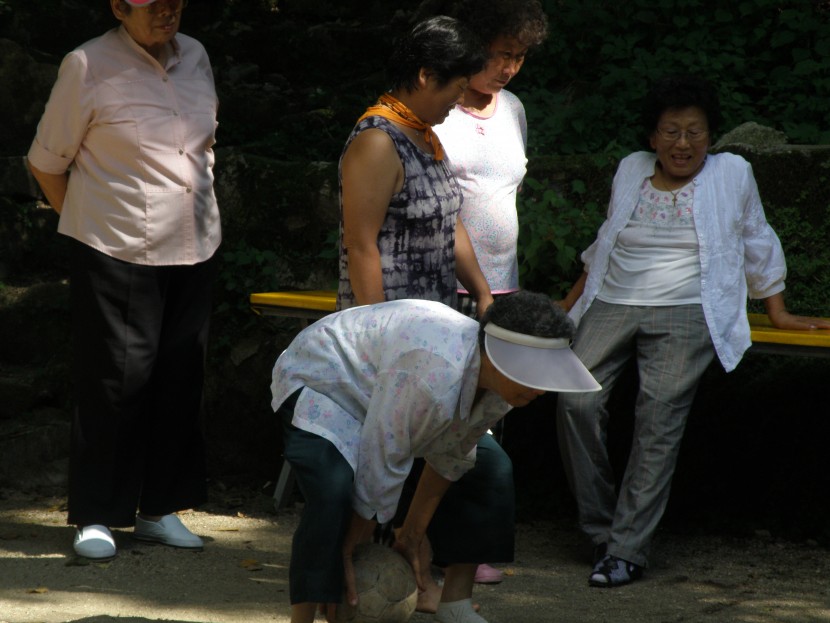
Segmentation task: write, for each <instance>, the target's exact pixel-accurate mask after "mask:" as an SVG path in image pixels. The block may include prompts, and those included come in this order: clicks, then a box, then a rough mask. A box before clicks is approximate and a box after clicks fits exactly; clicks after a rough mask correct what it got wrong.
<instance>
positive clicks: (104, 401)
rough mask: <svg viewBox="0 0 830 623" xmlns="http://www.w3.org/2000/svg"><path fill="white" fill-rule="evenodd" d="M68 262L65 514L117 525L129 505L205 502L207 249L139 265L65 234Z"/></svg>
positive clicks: (167, 508) (173, 506) (157, 508)
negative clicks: (172, 261) (191, 257)
mask: <svg viewBox="0 0 830 623" xmlns="http://www.w3.org/2000/svg"><path fill="white" fill-rule="evenodd" d="M214 257H215V256H214ZM70 263H71V266H70V268H71V273H70V278H71V281H70V299H71V308H72V332H73V341H72V344H73V367H74V381H75V390H76V396H75V398H76V407H75V413H74V418H73V421H72V440H71V449H70V464H69V517H68V523H70V524H77V525H88V524H103V525H105V526H110V527H124V526H131V525H133V524H134V523H135V513H136V510H140V511H142V512H144V513H147V514H150V515H166V514H169V513H172V512H175V511H178V510H182V509H185V508H191V507H193V506H197V505H198V504H201V503H202V502H204V501H205V500H206V499H207V485H206V467H205V443H204V434H203V428H202V389H203V385H204V368H205V353H206V346H207V336H208V325H209V320H210V309H211V294H212V284H213V278H214V274H215V261H214V259H211V260H208V261H207V262H203V263H201V264H196V265H193V266H184V265H178V266H143V265H138V264H131V263H128V262H123V261H120V260H116V259H114V258H111V257H109V256H107V255H105V254H103V253H101V252H99V251H96V250H95V249H92V248H91V247H89V246H87V245H85V244H82V243H80V242H77V241H73V244H72V245H71V257H70Z"/></svg>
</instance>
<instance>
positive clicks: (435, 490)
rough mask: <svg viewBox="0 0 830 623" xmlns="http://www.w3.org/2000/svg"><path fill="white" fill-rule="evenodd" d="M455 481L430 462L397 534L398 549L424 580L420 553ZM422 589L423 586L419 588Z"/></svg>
mask: <svg viewBox="0 0 830 623" xmlns="http://www.w3.org/2000/svg"><path fill="white" fill-rule="evenodd" d="M451 484H452V482H450V481H449V480H447V479H446V478H444V477H443V476H441V475H440V474H439V473H438V472H436V471H435V470H434V469H433V468H432V467H431V466H430V464H429V463H427V464H426V465H424V471H423V472H421V478H420V479H419V480H418V487H417V488H416V489H415V495H414V496H413V497H412V503H411V504H410V506H409V511H408V512H407V514H406V518H405V519H404V522H403V526H401V529H400V531H399V532H396V534H395V549H396V550H398V551H399V552H400V553H401V554H403V556H404V557H405V558H406V559H407V560H408V561H409V564H410V565H412V568H413V570H414V571H415V577H416V578H417V579H418V580H419V582H420V578H421V569H420V566H421V559H420V557H419V552H420V551H421V544H422V542H423V541H424V538H425V537H426V532H427V527H428V526H429V522H430V521H431V520H432V516H433V515H434V514H435V510H436V509H437V508H438V504H439V503H440V502H441V499H442V498H443V497H444V494H445V493H446V492H447V489H449V488H450V485H451ZM419 588H420V589H422V590H423V588H424V587H423V586H419Z"/></svg>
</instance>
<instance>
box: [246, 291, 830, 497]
mask: <svg viewBox="0 0 830 623" xmlns="http://www.w3.org/2000/svg"><path fill="white" fill-rule="evenodd" d="M336 299H337V292H335V291H334V290H309V291H289V292H259V293H255V294H251V296H250V303H251V309H253V310H254V311H255V312H256V313H257V314H260V315H262V316H281V317H288V318H297V319H299V321H300V327H301V328H305V327H306V326H308V324H309V322H311V321H314V320H317V319H319V318H322V317H323V316H326V315H327V314H330V313H331V312H333V311H334V307H335V303H336ZM749 328H750V335H751V338H752V347H751V348H750V349H749V351H748V352H749V353H764V354H772V355H793V356H801V357H830V331H825V330H817V331H791V330H786V329H776V328H775V327H773V326H772V324H771V323H770V321H769V318H768V317H767V315H766V314H749ZM293 486H294V476H293V473H292V470H291V466H290V465H289V464H288V462H287V461H283V465H282V469H281V470H280V476H279V479H278V481H277V486H276V488H275V490H274V505H275V506H276V508H277V510H280V509H282V508H284V507H285V505H286V504H287V502H288V497H289V495H288V494H290V493H291V489H292V488H293Z"/></svg>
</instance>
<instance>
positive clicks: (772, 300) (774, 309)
mask: <svg viewBox="0 0 830 623" xmlns="http://www.w3.org/2000/svg"><path fill="white" fill-rule="evenodd" d="M764 306H765V307H766V309H767V316H769V319H770V322H772V326H774V327H776V328H777V329H797V330H805V331H806V330H810V329H830V322H828V321H827V320H825V319H824V318H816V317H813V316H796V315H795V314H791V313H790V312H788V311H787V306H786V305H785V304H784V294H783V292H779V293H778V294H773V295H772V296H770V297H768V298H765V299H764Z"/></svg>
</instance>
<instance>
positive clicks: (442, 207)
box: [337, 117, 461, 309]
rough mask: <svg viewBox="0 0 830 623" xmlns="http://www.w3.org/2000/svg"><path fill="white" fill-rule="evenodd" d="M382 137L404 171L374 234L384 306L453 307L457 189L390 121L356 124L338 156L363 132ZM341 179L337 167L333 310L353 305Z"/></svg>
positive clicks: (440, 166) (443, 169) (369, 120)
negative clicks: (424, 303)
mask: <svg viewBox="0 0 830 623" xmlns="http://www.w3.org/2000/svg"><path fill="white" fill-rule="evenodd" d="M370 128H377V129H379V130H383V131H384V132H386V133H387V134H388V135H389V137H390V138H391V139H392V142H393V143H394V144H395V149H396V150H397V152H398V155H399V156H400V159H401V164H402V165H403V170H404V182H403V187H402V188H401V191H400V192H399V193H397V194H395V195H393V196H392V200H391V202H390V203H389V210H388V211H387V213H386V219H385V220H384V222H383V225H382V226H381V228H380V232H379V233H378V249H379V250H380V263H381V272H382V279H383V291H384V293H385V295H386V300H387V301H393V300H397V299H423V300H428V301H439V302H441V303H445V304H447V305H450V306H453V307H454V306H455V301H456V279H455V224H456V219H457V218H458V212H459V210H460V209H461V189H460V187H459V185H458V182H457V181H456V179H455V177H454V176H453V175H452V173H450V170H449V169H448V168H447V165H446V164H445V161H438V160H435V159H434V158H433V157H432V154H428V153H426V152H424V151H422V150H421V149H419V148H418V147H417V146H416V145H415V144H414V143H413V142H412V141H410V140H409V138H407V136H406V135H405V134H404V133H403V132H401V130H399V129H398V128H397V126H395V125H394V124H393V123H392V122H390V121H388V120H387V119H384V118H382V117H367V118H366V119H364V120H363V121H361V122H360V123H358V124H357V125H356V126H355V128H354V130H353V131H352V133H351V134H350V135H349V139H348V140H347V141H346V146H345V148H344V149H343V153H345V152H346V149H348V147H349V145H350V144H351V142H352V141H353V140H354V138H355V137H356V136H357V135H358V134H359V133H360V132H363V131H364V130H367V129H370ZM342 193H343V177H342V156H341V164H340V271H339V272H340V283H339V287H338V292H337V309H347V308H349V307H354V306H355V305H357V302H356V301H355V297H354V292H353V291H352V287H351V282H350V281H349V263H348V262H349V257H348V253H347V251H346V249H345V248H344V247H343V195H342Z"/></svg>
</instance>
